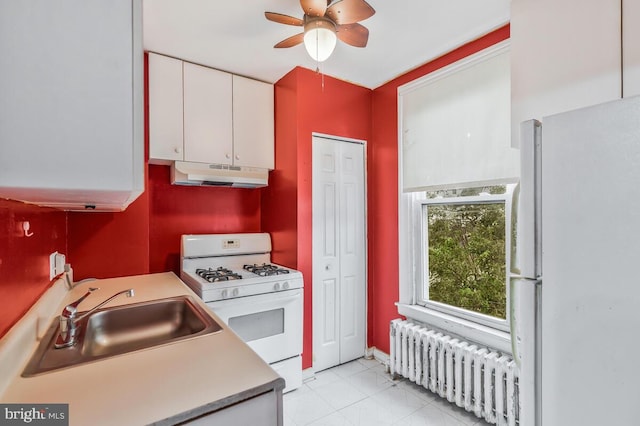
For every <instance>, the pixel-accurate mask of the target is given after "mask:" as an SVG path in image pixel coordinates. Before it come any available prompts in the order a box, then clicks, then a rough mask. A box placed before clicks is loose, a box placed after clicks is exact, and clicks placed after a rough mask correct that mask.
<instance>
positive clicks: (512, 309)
mask: <svg viewBox="0 0 640 426" xmlns="http://www.w3.org/2000/svg"><path fill="white" fill-rule="evenodd" d="M521 279H522V278H521V277H518V276H512V277H511V279H510V280H509V333H510V335H511V355H512V356H513V360H514V361H515V362H516V365H517V366H518V369H520V368H522V361H521V359H522V358H521V357H520V352H519V350H518V331H517V329H518V314H517V312H516V311H517V306H516V288H517V287H516V283H517V282H518V281H520V280H521Z"/></svg>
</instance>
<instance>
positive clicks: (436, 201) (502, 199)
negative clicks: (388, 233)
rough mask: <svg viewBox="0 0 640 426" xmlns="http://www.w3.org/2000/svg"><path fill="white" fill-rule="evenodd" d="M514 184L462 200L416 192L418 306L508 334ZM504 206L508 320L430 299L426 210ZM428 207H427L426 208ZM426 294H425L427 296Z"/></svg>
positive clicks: (505, 278) (414, 229)
mask: <svg viewBox="0 0 640 426" xmlns="http://www.w3.org/2000/svg"><path fill="white" fill-rule="evenodd" d="M514 187H515V185H507V186H506V191H505V192H504V193H503V194H486V195H474V196H460V197H437V198H427V197H426V192H416V193H413V194H414V196H413V202H412V219H413V220H412V224H411V226H410V228H412V230H413V232H414V235H416V234H417V235H418V238H416V239H415V240H416V243H414V247H413V253H412V256H411V257H412V261H413V268H412V270H413V271H414V277H413V280H412V281H413V283H414V288H413V291H414V300H415V303H416V304H417V305H419V306H422V307H424V308H427V309H432V310H434V311H438V312H441V313H444V314H448V315H451V316H453V317H456V318H460V319H463V320H466V321H470V322H473V323H477V324H482V325H484V326H487V327H490V328H493V329H496V330H500V331H504V332H509V324H510V312H509V311H510V310H509V309H508V307H509V303H508V301H509V297H510V290H509V287H510V286H509V270H510V264H511V220H512V217H511V216H512V209H511V207H512V203H513V190H514ZM490 203H497V204H504V211H505V277H504V285H505V305H506V306H505V313H506V318H505V319H500V318H497V317H493V316H490V315H486V314H482V313H479V312H473V311H470V310H467V309H464V308H460V307H457V306H453V305H448V304H446V303H442V302H437V301H434V300H430V299H429V298H428V286H429V285H428V280H429V279H428V277H429V250H428V245H427V244H428V230H427V225H426V224H427V214H428V213H427V211H428V206H430V205H452V204H457V205H460V204H490ZM425 207H426V208H425ZM425 293H426V294H425Z"/></svg>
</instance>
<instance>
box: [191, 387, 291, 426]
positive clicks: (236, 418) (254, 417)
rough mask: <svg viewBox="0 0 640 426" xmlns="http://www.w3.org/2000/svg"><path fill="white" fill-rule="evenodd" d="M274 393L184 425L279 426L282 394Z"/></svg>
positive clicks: (281, 418) (280, 423)
mask: <svg viewBox="0 0 640 426" xmlns="http://www.w3.org/2000/svg"><path fill="white" fill-rule="evenodd" d="M278 394H279V393H278V392H276V391H271V392H268V393H263V394H262V395H259V396H256V397H253V398H251V399H247V400H245V401H242V402H239V403H237V404H234V405H232V406H230V407H227V408H223V409H221V410H218V411H214V412H212V413H209V414H205V415H204V416H201V417H198V418H197V419H195V420H192V421H189V422H187V423H185V424H188V425H190V426H208V425H238V426H243V425H247V426H249V425H251V426H281V425H282V423H283V416H282V393H280V394H279V396H278Z"/></svg>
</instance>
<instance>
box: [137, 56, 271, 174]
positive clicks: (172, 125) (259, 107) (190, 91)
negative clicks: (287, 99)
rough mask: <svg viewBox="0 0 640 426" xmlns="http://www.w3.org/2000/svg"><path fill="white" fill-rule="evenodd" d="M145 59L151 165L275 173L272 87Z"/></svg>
mask: <svg viewBox="0 0 640 426" xmlns="http://www.w3.org/2000/svg"><path fill="white" fill-rule="evenodd" d="M148 55H149V162H150V163H154V164H170V163H171V162H173V161H189V162H198V163H210V164H223V165H228V166H241V167H255V168H261V169H270V170H271V169H273V168H274V151H273V149H274V103H273V85H271V84H267V83H263V82H261V81H257V80H252V79H249V78H245V77H241V76H237V75H233V74H230V73H227V72H223V71H219V70H215V69H212V68H208V67H203V66H200V65H196V64H192V63H189V62H184V61H181V60H179V59H175V58H170V57H167V56H163V55H158V54H156V53H151V52H150V53H149V54H148Z"/></svg>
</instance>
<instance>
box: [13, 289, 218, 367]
mask: <svg viewBox="0 0 640 426" xmlns="http://www.w3.org/2000/svg"><path fill="white" fill-rule="evenodd" d="M79 324H80V333H79V335H78V341H77V343H76V344H75V345H74V346H71V347H68V348H62V349H55V347H54V343H55V340H56V337H57V336H58V333H59V321H58V318H56V319H55V320H54V321H53V322H52V324H51V327H49V330H48V331H47V334H46V335H45V336H44V338H43V339H42V341H41V342H40V345H39V346H38V349H37V350H36V352H35V353H34V355H33V357H32V358H31V360H30V361H29V364H28V365H27V367H26V368H25V370H24V372H23V373H22V375H23V376H24V377H28V376H33V375H36V374H40V373H45V372H48V371H53V370H57V369H60V368H66V367H72V366H76V365H79V364H83V363H87V362H92V361H97V360H99V359H104V358H107V357H111V356H114V355H121V354H125V353H129V352H133V351H137V350H142V349H148V348H152V347H154V346H159V345H165V344H169V343H174V342H177V341H180V340H184V339H188V338H193V337H196V336H202V335H206V334H211V333H216V332H219V331H221V330H222V327H220V325H219V324H218V323H217V322H215V321H214V320H213V318H211V316H209V315H208V314H207V312H206V311H205V309H204V308H202V307H201V306H200V305H198V304H197V303H196V302H195V301H194V300H193V299H192V298H191V297H190V296H179V297H173V298H168V299H160V300H152V301H148V302H141V303H135V304H130V305H123V306H116V307H113V308H106V309H102V310H98V311H96V312H94V313H93V314H91V315H89V316H88V317H86V318H84V319H83V320H81V321H80V322H79Z"/></svg>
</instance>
